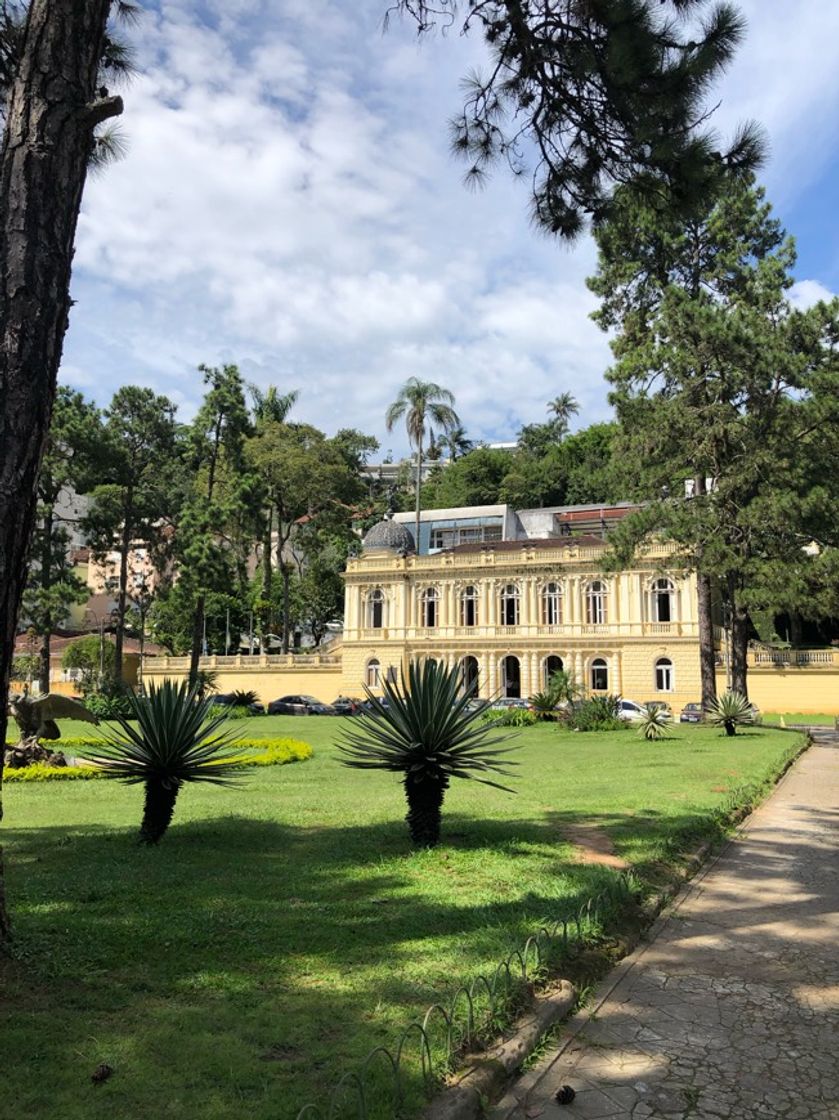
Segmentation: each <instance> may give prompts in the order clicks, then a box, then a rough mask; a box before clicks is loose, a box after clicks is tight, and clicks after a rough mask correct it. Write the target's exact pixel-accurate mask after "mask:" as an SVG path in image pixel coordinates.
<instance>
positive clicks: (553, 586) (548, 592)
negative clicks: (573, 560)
mask: <svg viewBox="0 0 839 1120" xmlns="http://www.w3.org/2000/svg"><path fill="white" fill-rule="evenodd" d="M542 622H543V623H544V625H545V626H559V625H560V623H561V622H562V587H561V585H560V584H558V583H546V584H545V586H544V588H543V589H542Z"/></svg>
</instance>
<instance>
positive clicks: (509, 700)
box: [490, 696, 530, 711]
mask: <svg viewBox="0 0 839 1120" xmlns="http://www.w3.org/2000/svg"><path fill="white" fill-rule="evenodd" d="M490 707H491V708H497V709H499V710H501V711H508V710H509V709H510V708H524V709H525V710H527V709H528V708H529V707H530V705H529V704H528V702H527V701H526V700H525V699H523V698H522V697H520V696H499V697H498V699H497V700H493V702H492V703H491V704H490Z"/></svg>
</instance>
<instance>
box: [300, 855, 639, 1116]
mask: <svg viewBox="0 0 839 1120" xmlns="http://www.w3.org/2000/svg"><path fill="white" fill-rule="evenodd" d="M637 889H638V888H637V885H636V884H635V883H634V881H633V880H632V878H631V877H630V876H629V875H627V874H626V873H625V872H620V873H618V874H617V875H616V876H615V878H614V880H613V881H612V882H610V883H609V884H608V885H607V886H606V887H605V888H604V889H603V890H602V891H600V892H599V893H598V894H597V895H595V896H594V897H591V898H589V899H587V900H586V902H584V903H583V905H582V906H580V907H579V909H578V910H577V911H576V912H575V913H573V914H571V915H569V916H567V917H564V918H559V919H557V920H556V921H555V922H553V923H552V924H551V925H549V926H542V927H541V928H540V929H539V930H538V931H537V932H536V933H535V934H533V935H532V936H531V937H528V939H527V941H525V943H524V945H522V946H521V948H519V949H514V950H513V951H512V952H511V953H510V954H509V956H507V957H506V958H505V959H504V960H502V961H501V962H500V963H499V964H498V965H497V966H496V968H495V970H494V971H493V972H491V973H489V974H479V975H478V976H476V977H475V978H474V979H473V980H472V981H471V983H470V984H468V985H466V984H463V985H461V986H460V987H459V988H458V989H457V990H456V991H455V992H454V994H453V995H452V997H451V998H450V999H449V1000H448V1001H447V1002H446V1003H434V1004H432V1005H431V1006H430V1007H429V1008H428V1010H427V1011H426V1013H425V1015H424V1016H423V1018H422V1020H421V1021H420V1020H415V1021H414V1022H412V1023H409V1024H408V1026H407V1027H406V1028H405V1029H404V1030H403V1031H402V1034H401V1035H400V1036H399V1038H398V1039H397V1041H396V1044H395V1046H394V1047H392V1048H388V1047H386V1046H376V1047H375V1048H374V1049H373V1050H371V1051H370V1053H369V1054H368V1055H367V1057H366V1058H365V1059H364V1061H363V1062H361V1064H360V1065H359V1066H358V1067H357V1068H356V1069H354V1070H349V1071H347V1072H346V1073H344V1074H343V1075H342V1076H341V1077H340V1078H339V1079H338V1081H337V1082H336V1083H335V1085H334V1086H333V1088H332V1090H331V1092H330V1094H329V1096H328V1098H327V1100H326V1102H325V1104H313V1103H309V1104H304V1105H303V1107H302V1108H301V1109H300V1110H299V1112H298V1113H297V1120H338V1118H339V1117H343V1116H352V1117H355V1118H356V1120H391V1118H393V1117H396V1116H399V1115H400V1111H401V1109H402V1105H403V1103H404V1100H405V1091H406V1068H405V1067H406V1064H407V1063H408V1061H409V1060H410V1056H411V1055H413V1054H414V1052H415V1050H414V1048H415V1047H416V1048H417V1049H418V1051H419V1067H420V1068H419V1072H420V1077H421V1081H422V1085H423V1090H424V1093H425V1095H426V1097H428V1096H429V1095H430V1094H431V1092H432V1091H433V1090H434V1089H435V1087H437V1086H438V1085H439V1083H440V1080H441V1078H442V1077H444V1076H445V1074H446V1073H448V1072H449V1071H450V1070H451V1069H452V1066H453V1062H454V1059H455V1058H456V1056H457V1055H458V1054H459V1053H462V1052H463V1050H464V1048H465V1047H468V1046H472V1045H474V1044H476V1043H479V1042H480V1041H482V1040H484V1039H486V1038H487V1037H488V1034H489V1033H491V1032H493V1031H497V1030H498V1029H499V1027H500V1026H501V1023H502V1021H503V1019H504V1018H505V1017H506V1016H508V1015H509V1014H510V1013H511V1012H513V1011H514V1010H515V1008H516V1005H517V1000H519V999H520V997H521V996H522V994H523V993H524V992H525V991H526V990H527V986H528V985H529V984H532V983H533V982H534V981H536V980H538V979H540V978H541V977H543V976H544V975H545V973H546V967H547V965H548V963H549V961H550V960H551V957H552V955H553V954H555V953H556V951H557V950H559V951H562V952H567V951H568V949H569V947H572V946H577V945H581V944H582V943H584V942H585V941H586V940H587V938H589V937H591V935H592V934H593V933H595V932H597V931H600V930H601V929H602V928H603V919H604V917H605V916H606V915H607V914H608V913H609V912H614V911H615V909H616V908H618V907H619V906H621V905H624V904H625V903H626V902H627V901H628V900H629V898H631V897H633V896H634V895H635V894H636V893H637ZM382 1077H384V1093H382V1091H381V1089H382ZM383 1097H384V1105H382V1098H383ZM381 1107H384V1108H385V1109H386V1110H387V1111H386V1112H382V1111H381ZM373 1108H375V1109H376V1111H373V1110H372V1109H373Z"/></svg>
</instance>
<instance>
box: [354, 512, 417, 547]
mask: <svg viewBox="0 0 839 1120" xmlns="http://www.w3.org/2000/svg"><path fill="white" fill-rule="evenodd" d="M361 547H362V548H363V549H364V551H365V552H367V551H370V550H372V549H377V548H386V549H389V550H390V551H391V552H414V551H415V545H414V535H413V533H412V532H411V530H410V529H409V528H407V526H405V525H402V524H400V523H399V522H398V521H394V520H393V514H392V513H390V512H389V511H388V513H386V514H385V518H384V521H379V522H377V523H376V524H375V525H374V526H373V528H372V529H369V530H368V531H367V533H366V534H365V537H364V540H363V541H362V542H361Z"/></svg>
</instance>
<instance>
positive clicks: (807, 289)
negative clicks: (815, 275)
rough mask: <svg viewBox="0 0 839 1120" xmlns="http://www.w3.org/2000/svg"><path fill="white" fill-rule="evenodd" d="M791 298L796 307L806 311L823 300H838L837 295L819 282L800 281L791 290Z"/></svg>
mask: <svg viewBox="0 0 839 1120" xmlns="http://www.w3.org/2000/svg"><path fill="white" fill-rule="evenodd" d="M789 298H790V302H791V303H792V304H793V306H794V307H797V308H799V309H800V310H801V311H806V310H807V308H808V307H812V306H813V305H814V304H816V303H819V301H821V300H825V301H829V300H832V299H836V293H835V292H831V291H830V290H829V289H828V288H826V287H825V286H824V284H820V283H819V282H818V280H798V281H796V283H795V284H793V286H792V288H790V292H789Z"/></svg>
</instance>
